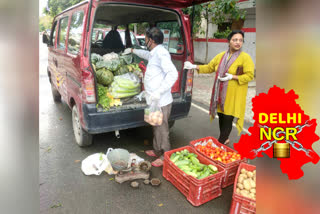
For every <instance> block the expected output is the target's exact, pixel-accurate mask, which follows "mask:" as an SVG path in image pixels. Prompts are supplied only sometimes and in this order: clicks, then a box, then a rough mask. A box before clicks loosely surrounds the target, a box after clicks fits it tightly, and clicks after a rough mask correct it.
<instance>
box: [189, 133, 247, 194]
mask: <svg viewBox="0 0 320 214" xmlns="http://www.w3.org/2000/svg"><path fill="white" fill-rule="evenodd" d="M190 144H191V146H192V147H194V148H195V149H196V151H197V152H199V153H200V154H201V155H203V156H204V157H206V158H208V159H210V160H211V161H213V162H215V163H216V164H218V165H220V166H221V167H222V168H224V169H225V175H224V178H223V179H222V184H221V185H222V188H225V187H227V186H230V185H232V184H233V183H234V180H235V177H236V174H237V170H238V167H239V164H240V163H241V162H246V159H243V160H241V156H240V154H238V153H237V152H236V151H235V150H233V149H231V148H230V147H228V146H226V145H224V144H222V143H219V141H218V140H217V139H216V138H214V137H205V138H201V139H198V140H194V141H191V142H190Z"/></svg>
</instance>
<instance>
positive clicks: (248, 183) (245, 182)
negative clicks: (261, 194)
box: [243, 178, 251, 191]
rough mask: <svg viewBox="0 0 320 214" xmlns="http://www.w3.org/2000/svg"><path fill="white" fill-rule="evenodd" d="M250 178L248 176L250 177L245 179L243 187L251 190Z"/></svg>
mask: <svg viewBox="0 0 320 214" xmlns="http://www.w3.org/2000/svg"><path fill="white" fill-rule="evenodd" d="M250 180H251V179H250V178H248V179H245V180H244V181H243V187H244V188H245V189H246V190H248V191H249V190H250V189H251V182H250Z"/></svg>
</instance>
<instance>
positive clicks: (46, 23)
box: [39, 16, 53, 32]
mask: <svg viewBox="0 0 320 214" xmlns="http://www.w3.org/2000/svg"><path fill="white" fill-rule="evenodd" d="M52 20H53V18H52V17H51V16H41V17H40V18H39V31H40V32H42V31H44V30H46V29H51V24H52Z"/></svg>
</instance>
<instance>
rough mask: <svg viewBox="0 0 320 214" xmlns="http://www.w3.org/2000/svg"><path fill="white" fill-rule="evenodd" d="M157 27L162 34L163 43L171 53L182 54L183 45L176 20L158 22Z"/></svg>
mask: <svg viewBox="0 0 320 214" xmlns="http://www.w3.org/2000/svg"><path fill="white" fill-rule="evenodd" d="M157 27H158V28H160V29H161V30H162V32H163V34H164V39H163V45H164V46H165V47H166V48H167V49H168V51H169V52H170V53H172V54H182V53H183V51H184V45H183V41H182V38H181V28H180V26H179V23H178V22H177V21H169V22H158V23H157Z"/></svg>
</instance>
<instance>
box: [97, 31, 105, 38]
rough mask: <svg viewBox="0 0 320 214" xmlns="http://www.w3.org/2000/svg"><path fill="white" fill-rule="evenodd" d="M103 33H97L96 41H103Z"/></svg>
mask: <svg viewBox="0 0 320 214" xmlns="http://www.w3.org/2000/svg"><path fill="white" fill-rule="evenodd" d="M103 39H104V38H103V33H102V31H98V39H97V40H103Z"/></svg>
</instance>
